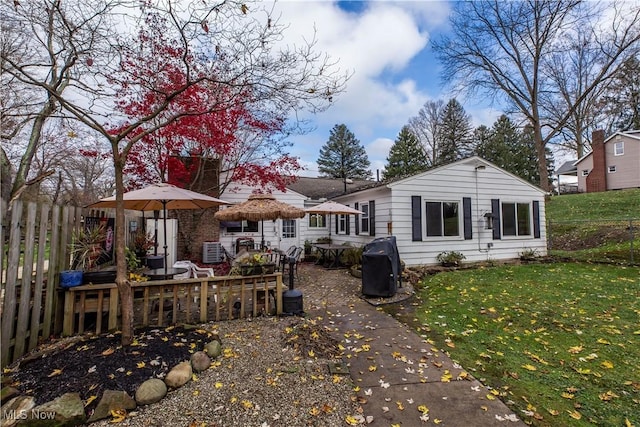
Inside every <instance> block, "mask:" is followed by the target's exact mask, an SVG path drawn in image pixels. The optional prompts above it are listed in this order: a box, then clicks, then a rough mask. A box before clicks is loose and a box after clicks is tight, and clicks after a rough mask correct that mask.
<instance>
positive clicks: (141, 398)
mask: <svg viewBox="0 0 640 427" xmlns="http://www.w3.org/2000/svg"><path fill="white" fill-rule="evenodd" d="M166 395H167V385H166V384H165V383H164V381H162V380H160V379H158V378H152V379H150V380H147V381H145V382H143V383H142V384H140V387H138V389H137V390H136V402H137V403H138V405H149V404H151V403H156V402H159V401H160V400H161V399H162V398H163V397H165V396H166Z"/></svg>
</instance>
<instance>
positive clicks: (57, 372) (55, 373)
mask: <svg viewBox="0 0 640 427" xmlns="http://www.w3.org/2000/svg"><path fill="white" fill-rule="evenodd" d="M60 374H62V369H54V370H53V371H52V372H51V373H50V374H49V375H47V376H48V377H49V378H51V377H55V376H58V375H60Z"/></svg>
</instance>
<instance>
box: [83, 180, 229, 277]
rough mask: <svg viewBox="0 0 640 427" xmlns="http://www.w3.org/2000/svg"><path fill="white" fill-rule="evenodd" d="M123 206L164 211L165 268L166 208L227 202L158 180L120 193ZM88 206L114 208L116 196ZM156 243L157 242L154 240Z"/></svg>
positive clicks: (165, 254) (203, 206) (208, 205)
mask: <svg viewBox="0 0 640 427" xmlns="http://www.w3.org/2000/svg"><path fill="white" fill-rule="evenodd" d="M122 199H123V203H124V208H125V209H131V210H136V211H143V212H144V211H160V210H162V211H163V212H164V215H163V220H164V268H165V271H166V268H167V210H169V209H207V208H212V207H215V206H220V205H228V204H230V203H229V202H225V201H224V200H220V199H216V198H215V197H211V196H207V195H206V194H200V193H197V192H195V191H191V190H187V189H184V188H180V187H176V186H175V185H171V184H167V183H166V182H159V183H156V184H152V185H149V186H147V187H144V188H141V189H139V190H132V191H128V192H126V193H124V194H123V195H122ZM87 207H88V208H103V209H106V208H115V207H116V197H115V196H111V197H106V198H104V199H101V200H99V201H97V202H95V203H92V204H90V205H88V206H87ZM156 244H157V242H156Z"/></svg>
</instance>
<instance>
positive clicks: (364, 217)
mask: <svg viewBox="0 0 640 427" xmlns="http://www.w3.org/2000/svg"><path fill="white" fill-rule="evenodd" d="M358 206H359V209H360V212H362V213H361V214H360V215H356V221H360V231H359V233H360V234H363V235H365V236H366V235H368V234H369V224H370V221H369V216H370V215H371V207H370V206H369V202H360V204H359V205H358ZM358 217H360V218H358Z"/></svg>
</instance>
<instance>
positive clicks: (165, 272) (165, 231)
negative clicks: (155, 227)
mask: <svg viewBox="0 0 640 427" xmlns="http://www.w3.org/2000/svg"><path fill="white" fill-rule="evenodd" d="M162 211H163V218H162V225H163V228H164V229H163V231H164V274H165V277H166V275H167V201H166V200H163V201H162Z"/></svg>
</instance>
